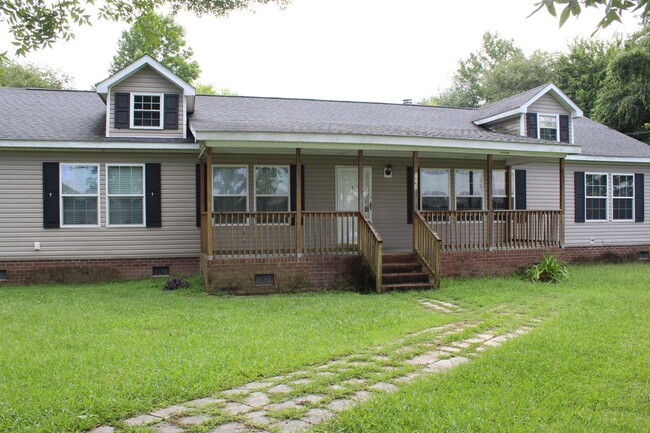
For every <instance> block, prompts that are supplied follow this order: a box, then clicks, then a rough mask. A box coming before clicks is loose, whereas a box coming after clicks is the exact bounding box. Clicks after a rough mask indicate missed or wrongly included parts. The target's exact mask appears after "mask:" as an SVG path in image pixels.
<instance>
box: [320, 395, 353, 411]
mask: <svg viewBox="0 0 650 433" xmlns="http://www.w3.org/2000/svg"><path fill="white" fill-rule="evenodd" d="M355 404H356V403H355V402H354V401H352V400H347V399H344V398H337V399H336V400H332V401H331V402H330V404H328V405H327V407H328V408H329V410H331V411H333V412H341V411H344V410H347V409H350V408H351V407H353V406H354V405H355Z"/></svg>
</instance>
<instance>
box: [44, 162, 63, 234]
mask: <svg viewBox="0 0 650 433" xmlns="http://www.w3.org/2000/svg"><path fill="white" fill-rule="evenodd" d="M59 227H60V223H59V163H58V162H44V163H43V228H45V229H58V228H59Z"/></svg>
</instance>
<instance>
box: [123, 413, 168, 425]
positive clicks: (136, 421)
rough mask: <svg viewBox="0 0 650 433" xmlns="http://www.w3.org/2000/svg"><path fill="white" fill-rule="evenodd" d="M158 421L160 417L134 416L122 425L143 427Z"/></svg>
mask: <svg viewBox="0 0 650 433" xmlns="http://www.w3.org/2000/svg"><path fill="white" fill-rule="evenodd" d="M160 420H161V419H160V417H157V416H153V415H149V414H144V415H138V416H134V417H133V418H129V419H127V420H124V424H126V425H128V426H129V427H135V426H140V425H145V424H149V423H152V422H154V421H160Z"/></svg>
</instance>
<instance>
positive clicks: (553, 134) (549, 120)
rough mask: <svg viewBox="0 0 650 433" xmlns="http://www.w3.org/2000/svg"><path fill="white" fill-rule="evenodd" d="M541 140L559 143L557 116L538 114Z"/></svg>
mask: <svg viewBox="0 0 650 433" xmlns="http://www.w3.org/2000/svg"><path fill="white" fill-rule="evenodd" d="M538 119H539V122H538V125H539V138H541V139H542V140H549V141H558V139H557V138H558V136H559V133H558V123H559V122H558V116H557V115H556V114H538Z"/></svg>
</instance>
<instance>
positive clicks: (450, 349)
mask: <svg viewBox="0 0 650 433" xmlns="http://www.w3.org/2000/svg"><path fill="white" fill-rule="evenodd" d="M440 350H442V351H444V352H450V353H458V352H460V349H459V348H458V347H451V346H443V347H441V348H440Z"/></svg>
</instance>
